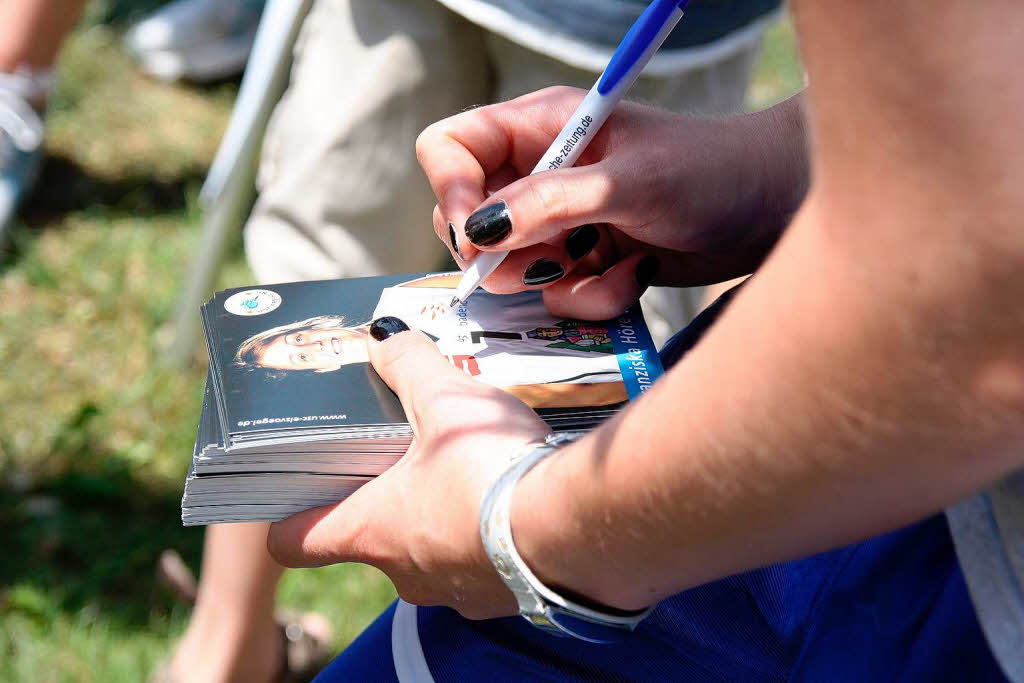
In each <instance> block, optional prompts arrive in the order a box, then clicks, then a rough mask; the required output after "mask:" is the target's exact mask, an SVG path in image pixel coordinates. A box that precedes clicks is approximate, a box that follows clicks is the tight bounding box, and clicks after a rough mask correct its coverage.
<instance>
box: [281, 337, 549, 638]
mask: <svg viewBox="0 0 1024 683" xmlns="http://www.w3.org/2000/svg"><path fill="white" fill-rule="evenodd" d="M405 330H408V328H407V327H406V326H405V325H404V323H402V322H401V321H400V320H398V319H397V318H383V319H381V320H379V321H377V322H375V323H374V324H373V325H372V326H371V328H370V332H371V336H373V337H374V338H375V339H381V338H384V341H370V342H369V346H370V360H371V362H372V363H373V366H374V368H375V369H376V370H377V372H378V373H379V374H380V376H381V377H382V378H383V379H384V381H385V382H387V384H388V386H390V387H391V388H392V389H393V390H394V391H395V392H396V393H397V394H398V397H399V398H400V399H401V401H402V407H403V408H404V409H405V414H406V415H407V416H408V419H409V422H410V424H411V425H412V429H413V434H414V439H413V444H412V446H411V447H410V448H409V451H408V452H407V453H406V454H405V456H404V457H403V458H402V459H401V460H400V461H399V462H398V463H397V464H396V465H395V466H394V467H392V468H391V469H389V470H388V471H387V472H385V473H384V474H382V475H381V476H379V477H377V478H376V479H375V480H374V481H372V482H370V483H368V484H366V485H365V486H363V487H362V488H361V489H359V490H358V491H356V493H354V494H353V495H351V496H350V497H349V498H348V499H346V500H344V501H343V502H341V503H339V504H337V505H333V506H328V507H321V508H317V509H314V510H308V511H306V512H303V513H300V514H297V515H295V516H293V517H291V518H289V519H287V520H284V521H282V522H278V523H276V524H274V525H273V526H272V527H271V530H270V536H269V538H268V541H267V543H268V547H269V549H270V552H271V554H272V555H273V556H274V558H275V559H277V561H278V562H280V563H281V564H283V565H285V566H293V567H298V566H303V567H309V566H321V565H326V564H332V563H336V562H364V563H366V564H371V565H373V566H375V567H378V568H379V569H381V570H382V571H383V572H384V573H386V574H387V575H388V576H389V577H390V578H391V580H392V581H393V582H394V584H395V588H396V589H397V590H398V594H399V595H400V596H401V597H402V598H403V599H404V600H406V601H408V602H411V603H414V604H420V605H447V606H449V607H453V608H455V609H456V610H458V611H459V612H460V613H461V614H462V615H463V616H466V617H469V618H471V619H484V618H490V617H496V616H505V615H510V614H516V613H517V607H516V602H515V599H514V598H513V596H512V593H511V592H509V591H508V589H507V588H506V587H505V584H504V583H502V581H501V579H500V578H499V577H498V575H497V573H495V571H494V569H493V567H492V566H491V563H490V561H489V560H488V559H487V556H486V555H485V554H484V549H483V544H482V543H481V541H480V522H479V519H480V502H481V498H482V496H483V493H484V490H485V488H486V487H487V486H488V485H489V484H490V483H491V482H492V481H493V480H494V479H495V478H496V477H497V476H498V474H500V473H501V472H502V471H504V470H505V469H506V467H507V466H508V464H509V458H510V457H511V456H512V455H514V454H515V453H516V452H517V451H518V450H520V449H521V448H522V447H523V446H525V445H526V444H528V443H531V442H534V441H540V440H542V439H543V438H544V436H545V435H547V434H548V433H550V431H551V430H550V428H549V427H548V426H547V424H545V423H544V421H543V420H541V419H540V418H539V417H537V414H536V413H534V412H533V410H531V409H530V408H528V407H527V406H526V404H524V403H523V402H522V401H520V400H519V399H517V398H515V397H513V396H511V395H509V394H507V393H505V392H504V391H502V390H500V389H496V388H493V387H489V386H487V385H484V384H482V383H480V382H478V381H476V380H474V379H473V378H472V377H470V376H468V375H466V374H464V373H462V372H460V371H459V370H457V369H455V368H454V367H453V366H452V365H451V364H450V363H448V362H447V361H446V360H445V358H444V357H443V356H442V355H441V354H440V353H439V352H438V350H437V347H435V346H434V344H433V343H432V342H431V341H430V340H429V339H428V338H427V336H426V335H424V334H423V333H421V332H418V331H405ZM388 332H391V333H392V334H391V336H390V337H388Z"/></svg>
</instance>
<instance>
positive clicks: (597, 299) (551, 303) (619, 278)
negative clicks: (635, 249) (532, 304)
mask: <svg viewBox="0 0 1024 683" xmlns="http://www.w3.org/2000/svg"><path fill="white" fill-rule="evenodd" d="M657 270H658V261H657V258H656V257H654V256H650V255H644V254H641V253H636V254H632V255H631V256H629V257H627V258H625V259H623V260H622V261H620V262H619V263H617V264H615V265H614V266H612V267H611V268H609V269H608V270H606V271H605V272H604V273H602V274H600V275H569V276H567V277H565V278H563V279H562V280H561V281H559V282H558V283H556V284H554V285H552V286H550V287H548V288H547V289H545V290H544V304H545V306H547V308H548V310H549V311H551V313H552V315H556V316H564V317H568V318H579V319H582V320H607V319H609V318H614V317H615V316H617V315H619V314H620V313H622V312H623V311H625V310H626V309H627V308H629V307H630V306H631V305H633V304H634V303H635V302H636V301H637V300H638V299H639V298H640V295H641V294H643V293H644V291H646V290H647V287H648V286H650V284H651V282H652V281H653V280H654V278H655V277H656V276H657Z"/></svg>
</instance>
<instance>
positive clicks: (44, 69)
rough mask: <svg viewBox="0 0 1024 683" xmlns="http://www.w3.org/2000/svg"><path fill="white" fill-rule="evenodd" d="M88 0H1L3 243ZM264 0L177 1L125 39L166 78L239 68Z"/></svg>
mask: <svg viewBox="0 0 1024 683" xmlns="http://www.w3.org/2000/svg"><path fill="white" fill-rule="evenodd" d="M86 1H87V0H0V243H2V242H3V236H4V233H5V232H6V228H7V226H8V224H9V223H10V221H11V219H12V218H13V217H14V214H15V212H16V211H17V208H18V204H19V203H20V202H21V200H22V199H24V197H25V196H26V195H27V194H28V192H29V190H31V188H32V186H33V184H34V183H35V179H36V176H37V175H38V173H39V167H40V165H41V162H42V159H43V139H44V133H45V123H44V120H45V114H46V103H47V100H48V99H49V96H50V92H51V91H52V90H53V86H54V73H53V66H54V62H55V60H56V58H57V53H58V52H59V51H60V48H61V45H62V44H63V42H64V39H65V38H66V37H67V35H68V34H69V33H70V32H71V30H72V29H73V28H74V26H75V24H76V23H77V22H78V18H79V17H80V16H81V13H82V8H83V7H84V6H85V3H86ZM264 2H265V0H175V1H174V2H171V3H169V4H167V5H165V6H164V7H162V8H160V9H159V10H157V11H156V12H154V13H153V14H151V15H150V16H149V17H147V18H145V19H143V20H142V21H141V22H140V23H139V24H138V25H136V26H135V27H134V28H133V29H132V30H131V31H129V32H128V35H127V37H126V41H125V42H126V46H127V49H128V51H129V52H130V53H131V55H132V56H133V57H134V58H135V59H136V60H137V61H138V63H139V66H140V68H141V69H142V70H143V71H145V72H146V73H148V74H150V75H151V76H154V77H156V78H159V79H161V80H164V81H175V80H180V79H187V80H190V81H194V82H204V81H211V80H216V79H220V78H225V77H228V76H233V75H236V74H238V73H241V71H242V69H243V68H245V61H246V59H247V58H248V56H249V50H250V49H251V47H252V42H253V39H254V37H255V35H256V27H257V25H258V24H259V18H260V12H261V11H262V9H263V5H264Z"/></svg>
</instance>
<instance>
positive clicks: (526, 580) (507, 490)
mask: <svg viewBox="0 0 1024 683" xmlns="http://www.w3.org/2000/svg"><path fill="white" fill-rule="evenodd" d="M583 435H584V432H561V433H555V434H549V435H548V436H547V438H545V439H544V441H543V442H541V443H532V444H530V445H528V446H526V447H524V448H523V449H522V450H521V451H520V452H518V453H517V454H516V455H515V456H513V458H512V462H511V464H510V466H509V468H508V469H507V470H505V472H504V473H502V474H501V476H499V477H498V478H497V479H496V480H495V481H494V483H493V484H491V486H490V488H488V489H487V492H486V493H485V494H484V498H483V503H482V504H481V506H480V537H481V538H482V539H483V543H484V550H485V552H486V553H487V557H488V559H490V561H491V564H493V565H494V569H495V570H496V571H497V572H498V576H500V577H501V579H502V581H504V582H505V585H506V586H508V588H509V590H511V591H512V593H513V594H514V595H515V596H516V601H517V602H518V603H519V613H520V614H521V615H522V616H523V618H525V619H526V620H527V621H528V622H530V623H531V624H533V625H534V626H536V627H537V628H540V629H542V630H544V631H547V632H549V633H553V634H555V635H559V636H571V637H573V638H579V639H580V640H585V641H588V642H591V643H608V642H613V641H616V640H619V639H621V638H622V636H623V635H625V634H626V633H628V632H630V631H632V630H633V629H635V628H636V626H637V624H639V623H640V622H641V621H642V620H643V619H644V617H646V616H647V615H648V614H649V613H650V609H645V610H642V611H639V612H628V611H618V610H612V609H611V608H608V607H603V608H600V609H597V608H595V607H592V606H591V607H588V606H585V605H581V604H579V603H576V602H573V601H572V600H569V599H568V598H566V597H564V596H561V595H559V594H558V593H556V592H555V591H553V590H551V589H550V588H548V587H547V586H545V585H544V584H543V583H541V581H540V579H538V578H537V577H536V576H535V575H534V573H533V572H532V571H530V568H529V567H527V566H526V563H525V562H524V561H523V558H522V557H521V556H520V555H519V552H518V551H517V550H516V545H515V541H514V540H513V538H512V523H511V519H510V514H509V506H510V503H511V501H512V490H513V488H514V487H515V484H516V482H518V481H519V479H520V478H522V476H523V475H524V474H526V473H527V472H529V471H530V469H531V468H532V467H533V466H534V465H536V464H537V463H538V462H540V461H541V460H543V459H544V458H546V457H548V456H550V455H551V454H552V453H554V452H555V451H557V450H558V449H559V448H560V447H561V446H564V445H566V444H568V443H572V442H573V441H575V440H577V439H579V438H580V437H581V436H583Z"/></svg>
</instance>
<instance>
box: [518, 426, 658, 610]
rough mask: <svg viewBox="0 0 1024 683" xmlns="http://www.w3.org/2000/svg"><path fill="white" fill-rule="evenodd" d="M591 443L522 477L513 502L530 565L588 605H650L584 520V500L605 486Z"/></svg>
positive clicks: (633, 607) (540, 576) (544, 578)
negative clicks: (590, 458)
mask: <svg viewBox="0 0 1024 683" xmlns="http://www.w3.org/2000/svg"><path fill="white" fill-rule="evenodd" d="M590 441H592V438H590V437H588V438H587V439H584V440H582V441H579V442H576V443H573V444H569V445H568V446H565V447H564V449H563V451H564V452H560V453H558V455H557V457H552V458H548V459H547V460H545V461H543V462H541V463H539V464H538V465H537V466H536V467H534V468H533V469H531V470H530V471H529V472H527V473H526V474H525V475H524V476H523V478H522V479H520V480H519V482H518V484H517V485H516V487H515V488H514V489H513V491H512V499H511V504H510V506H509V516H510V521H511V525H512V536H513V538H514V540H515V544H516V548H517V549H518V551H519V554H520V556H521V557H522V558H523V561H524V562H525V563H526V565H527V566H528V567H529V568H530V570H531V571H532V572H533V573H534V574H535V575H536V576H537V578H538V579H540V580H541V581H542V582H543V583H544V584H545V585H547V586H548V587H550V588H552V589H553V590H556V591H558V592H560V593H563V594H565V595H566V596H569V597H571V598H573V599H576V600H578V601H581V602H584V603H592V604H594V605H601V606H607V607H612V608H615V609H620V610H640V609H644V608H646V607H648V606H649V600H643V599H631V596H629V595H628V593H629V591H626V590H623V588H624V583H625V582H624V581H622V580H620V579H619V578H617V576H618V575H617V574H615V572H614V569H615V565H614V563H612V562H609V561H608V560H609V558H608V557H605V556H603V554H602V552H601V550H600V549H599V547H598V546H599V544H600V543H601V541H600V539H599V538H598V535H600V534H594V533H592V531H593V530H591V529H587V528H585V525H583V524H581V523H580V520H581V519H582V517H581V515H580V506H581V504H582V501H584V500H586V499H590V498H592V497H591V496H588V495H587V492H588V491H591V490H593V489H594V487H598V488H599V487H600V484H599V483H597V482H594V481H593V476H594V471H595V470H593V469H592V468H588V467H586V462H587V457H586V451H588V450H589V449H588V446H587V444H588V443H589V442H590ZM602 498H603V497H602ZM604 550H605V551H607V550H608V548H607V547H606V546H605V547H604ZM635 597H636V598H640V597H641V596H635ZM644 597H646V596H644Z"/></svg>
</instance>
